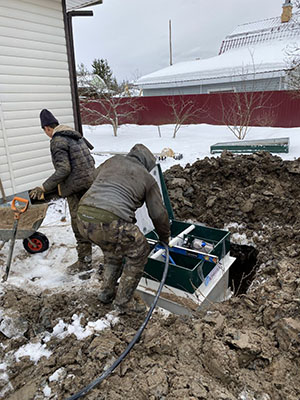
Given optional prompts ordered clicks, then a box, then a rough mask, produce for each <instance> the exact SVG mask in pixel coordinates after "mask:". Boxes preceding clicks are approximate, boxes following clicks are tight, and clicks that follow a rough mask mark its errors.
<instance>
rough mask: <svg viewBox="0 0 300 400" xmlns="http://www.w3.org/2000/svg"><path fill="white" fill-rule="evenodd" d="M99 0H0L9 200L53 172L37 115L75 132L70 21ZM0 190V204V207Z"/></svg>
mask: <svg viewBox="0 0 300 400" xmlns="http://www.w3.org/2000/svg"><path fill="white" fill-rule="evenodd" d="M101 3H102V0H98V1H91V0H90V1H87V0H13V1H11V0H8V1H4V0H1V1H0V19H1V26H0V179H1V182H2V185H3V187H4V191H5V195H6V196H9V195H11V194H14V193H18V192H21V191H24V190H28V189H30V188H33V187H35V186H37V185H40V184H41V183H42V182H43V180H44V179H45V178H47V177H48V176H49V174H50V173H51V171H52V168H53V167H52V163H51V158H50V153H49V139H48V138H47V137H46V135H44V134H43V133H42V131H41V127H40V122H39V112H40V110H41V109H43V108H48V109H50V110H51V111H52V112H53V113H54V114H55V116H56V117H57V118H58V120H59V121H60V122H61V123H63V124H68V125H71V126H73V127H76V128H77V129H80V116H79V113H78V99H77V87H76V74H74V71H75V66H74V57H73V39H72V22H71V19H72V17H73V16H76V13H77V15H82V14H83V12H82V11H76V10H77V9H78V8H82V7H85V6H88V5H95V4H101ZM1 197H2V195H1V191H0V203H1Z"/></svg>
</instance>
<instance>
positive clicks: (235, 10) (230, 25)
mask: <svg viewBox="0 0 300 400" xmlns="http://www.w3.org/2000/svg"><path fill="white" fill-rule="evenodd" d="M283 3H284V1H283V0H215V1H213V0H151V1H149V0H103V4H102V5H98V6H95V7H90V8H89V9H91V10H93V11H94V16H93V17H75V18H73V29H74V42H75V52H76V64H79V63H84V64H85V66H86V67H87V68H88V69H89V70H91V63H92V62H93V60H94V59H95V58H105V59H107V61H108V63H109V65H110V67H111V68H112V70H113V73H114V75H115V76H116V78H117V80H118V81H121V80H129V81H131V80H135V79H136V78H137V77H140V76H143V75H146V74H148V73H151V72H154V71H157V70H159V69H161V68H164V67H167V66H168V65H169V59H170V58H169V20H171V21H172V49H173V64H175V63H177V62H181V61H189V60H193V59H195V58H207V57H211V56H214V55H216V54H218V51H219V48H220V45H221V42H222V40H223V38H224V37H225V36H226V35H227V34H229V33H231V32H232V31H233V30H234V29H235V27H236V26H237V25H239V24H242V23H246V22H253V21H258V20H261V19H265V18H271V17H276V16H280V15H281V11H282V4H283Z"/></svg>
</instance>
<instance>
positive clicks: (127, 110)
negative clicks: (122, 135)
mask: <svg viewBox="0 0 300 400" xmlns="http://www.w3.org/2000/svg"><path fill="white" fill-rule="evenodd" d="M85 78H86V79H85V96H83V97H82V98H81V113H82V115H83V119H84V120H85V121H87V123H90V124H93V125H100V124H105V123H106V124H110V125H111V126H112V128H113V134H114V136H117V132H118V128H119V125H120V123H121V124H122V123H124V122H125V123H130V122H135V117H136V116H137V114H138V112H139V111H141V110H142V109H144V108H145V107H144V106H143V105H141V104H140V102H138V101H136V99H134V98H132V97H128V96H126V95H125V93H124V92H123V91H122V90H123V88H122V86H120V89H119V91H120V92H118V91H117V90H111V89H110V88H109V87H107V86H106V85H103V81H102V82H100V81H99V80H94V79H88V77H87V76H86V77H85Z"/></svg>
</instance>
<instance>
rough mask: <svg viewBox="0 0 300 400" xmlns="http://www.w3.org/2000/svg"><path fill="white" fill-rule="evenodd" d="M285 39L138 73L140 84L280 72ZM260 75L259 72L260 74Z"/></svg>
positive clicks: (174, 83) (283, 66)
mask: <svg viewBox="0 0 300 400" xmlns="http://www.w3.org/2000/svg"><path fill="white" fill-rule="evenodd" d="M289 45H290V42H289V41H283V40H281V41H273V42H271V43H267V44H261V45H256V46H252V47H251V46H249V47H242V48H238V49H232V50H230V51H226V52H225V53H223V54H220V55H218V56H215V57H211V58H207V59H203V60H193V61H187V62H181V63H178V64H174V65H171V66H169V67H167V68H164V69H161V70H159V71H156V72H153V73H151V74H149V75H145V76H143V77H141V78H140V79H139V80H138V81H137V85H138V86H139V87H141V88H143V89H144V88H147V89H151V88H163V87H178V86H192V85H199V84H207V83H218V82H220V81H222V82H226V81H227V82H230V81H236V80H241V76H243V77H244V78H243V79H247V77H248V78H250V79H253V75H254V74H255V79H258V78H261V77H264V78H270V77H275V76H282V75H284V70H285V69H286V68H287V66H286V64H287V53H286V52H287V49H288V46H289ZM262 75H263V76H262Z"/></svg>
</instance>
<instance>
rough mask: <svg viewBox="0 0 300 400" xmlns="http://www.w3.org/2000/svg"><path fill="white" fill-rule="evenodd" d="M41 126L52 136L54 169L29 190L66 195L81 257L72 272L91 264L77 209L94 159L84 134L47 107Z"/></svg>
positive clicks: (35, 196) (38, 194)
mask: <svg viewBox="0 0 300 400" xmlns="http://www.w3.org/2000/svg"><path fill="white" fill-rule="evenodd" d="M40 121H41V127H42V129H43V130H44V132H45V133H46V135H47V136H48V137H49V138H50V139H51V140H50V151H51V157H52V162H53V166H54V169H55V171H54V173H53V174H52V175H51V176H50V177H49V178H48V179H46V180H45V182H43V184H42V185H41V186H39V187H36V188H35V189H33V190H31V191H30V192H29V196H30V197H31V198H32V199H38V200H42V199H43V198H44V193H47V192H52V191H54V190H57V192H58V194H59V195H60V196H61V197H66V198H67V201H68V205H69V210H70V215H71V225H72V229H73V232H74V235H75V238H76V241H77V254H78V260H77V261H76V262H75V263H74V264H72V265H70V266H69V267H68V271H69V273H71V274H74V273H78V272H81V271H85V270H88V269H90V268H91V261H92V245H91V242H90V241H89V240H87V239H85V238H83V237H82V235H81V234H80V232H79V230H78V228H77V209H78V203H79V200H80V199H81V197H82V196H83V195H84V194H85V192H86V191H87V190H88V189H89V187H90V186H91V184H92V182H93V180H94V172H95V162H94V159H93V157H92V155H91V153H90V151H89V149H88V146H87V144H86V142H85V141H84V139H83V137H82V135H81V134H80V133H79V132H77V131H75V130H74V129H72V128H70V127H69V126H66V125H60V124H59V122H58V120H57V119H56V118H55V116H54V115H53V114H52V113H51V112H50V111H49V110H47V109H43V110H42V111H41V112H40Z"/></svg>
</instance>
